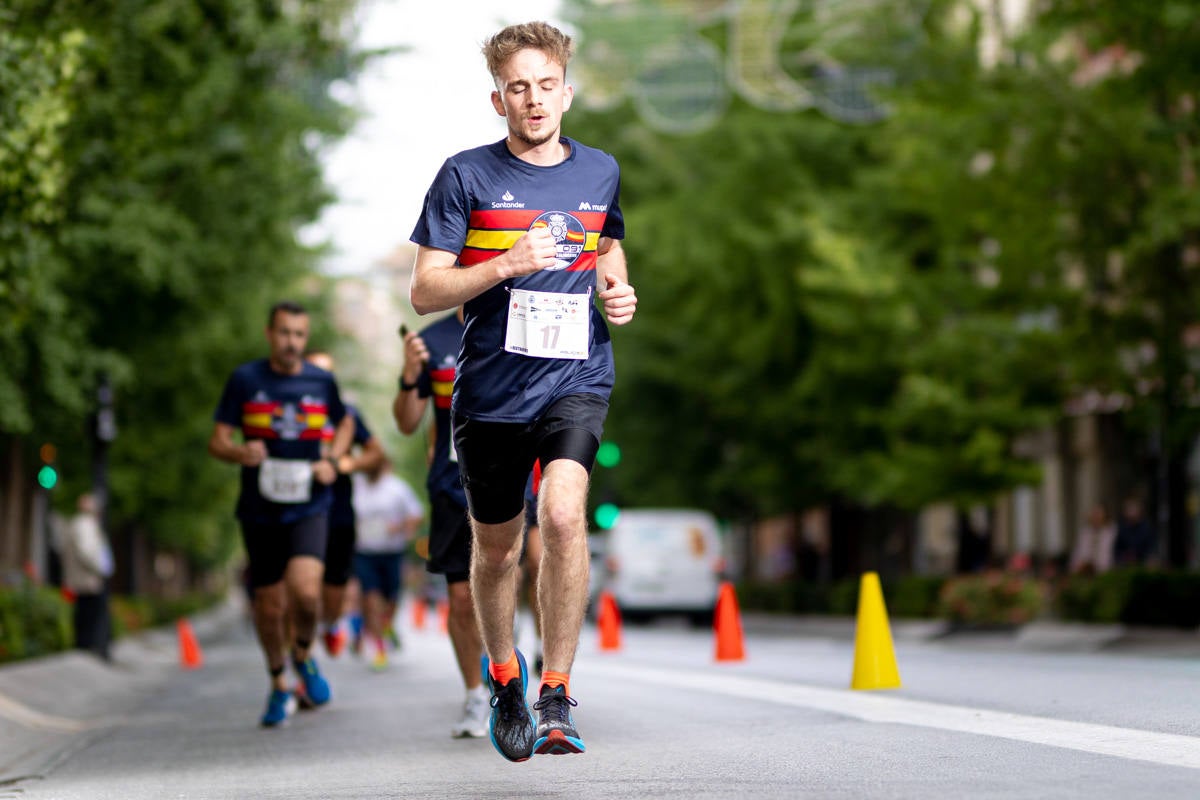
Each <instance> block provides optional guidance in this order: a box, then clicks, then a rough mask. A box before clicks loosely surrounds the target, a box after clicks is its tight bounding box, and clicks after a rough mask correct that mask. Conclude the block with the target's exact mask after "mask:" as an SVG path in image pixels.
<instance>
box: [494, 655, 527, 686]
mask: <svg viewBox="0 0 1200 800" xmlns="http://www.w3.org/2000/svg"><path fill="white" fill-rule="evenodd" d="M488 672H490V673H492V678H493V679H495V681H496V683H498V684H499V685H500V686H507V685H508V682H509V681H511V680H512V679H513V678H517V679H518V680H520V678H521V662H520V661H517V653H516V651H515V650H514V651H513V653H512V655H510V656H509V657H508V661H505V662H504V663H503V664H498V663H496V662H495V661H493V662H492V663H491V664H490V665H488Z"/></svg>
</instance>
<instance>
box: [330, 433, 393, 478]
mask: <svg viewBox="0 0 1200 800" xmlns="http://www.w3.org/2000/svg"><path fill="white" fill-rule="evenodd" d="M383 455H384V453H383V445H381V444H380V443H379V440H378V439H376V438H375V437H374V436H372V437H371V438H370V439H367V441H365V442H363V446H362V447H361V448H360V449H359V452H358V455H355V454H354V453H346V454H345V455H344V456H342V457H341V458H339V459H338V472H340V473H342V474H343V475H349V474H350V473H351V472H361V471H364V470H369V469H374V468H375V467H377V466H379V465H380V464H381V463H383Z"/></svg>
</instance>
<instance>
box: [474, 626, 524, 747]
mask: <svg viewBox="0 0 1200 800" xmlns="http://www.w3.org/2000/svg"><path fill="white" fill-rule="evenodd" d="M516 653H517V661H518V663H520V665H521V677H519V678H513V679H512V680H510V681H509V682H508V683H506V684H504V685H503V686H498V685H497V684H496V681H495V680H493V679H492V673H491V670H490V669H488V666H489V665H488V657H487V655H486V654H485V655H484V656H483V683H484V685H485V686H487V687H488V689H490V690H491V693H492V700H491V705H492V716H491V720H490V721H489V723H488V738H490V739H491V740H492V746H493V747H495V748H496V750H497V752H499V753H500V755H502V756H504V757H505V758H507V759H508V760H509V761H527V760H529V757H530V756H532V755H533V738H534V729H533V714H531V713H530V712H529V704H528V703H526V702H525V689H526V688H527V687H528V686H529V667H527V666H526V665H525V656H523V655H521V651H520V650H517V651H516Z"/></svg>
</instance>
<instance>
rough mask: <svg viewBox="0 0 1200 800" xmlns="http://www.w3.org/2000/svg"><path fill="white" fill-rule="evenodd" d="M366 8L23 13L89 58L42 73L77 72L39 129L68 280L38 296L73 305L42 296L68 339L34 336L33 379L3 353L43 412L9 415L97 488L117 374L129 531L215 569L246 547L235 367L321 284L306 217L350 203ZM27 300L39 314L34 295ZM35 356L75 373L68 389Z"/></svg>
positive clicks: (74, 7) (120, 487)
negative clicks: (230, 438) (100, 447)
mask: <svg viewBox="0 0 1200 800" xmlns="http://www.w3.org/2000/svg"><path fill="white" fill-rule="evenodd" d="M10 5H12V4H10ZM352 7H353V3H352V2H350V0H335V1H333V2H323V3H285V2H270V1H268V0H264V1H263V2H235V0H100V1H98V2H93V1H91V0H89V2H69V1H67V0H63V1H62V2H53V1H52V0H44V1H43V2H37V1H36V0H18V2H17V3H16V4H15V11H13V12H10V14H12V15H15V17H14V20H15V22H16V28H15V29H16V30H17V31H18V35H20V32H21V31H26V32H30V31H35V30H37V31H40V30H42V29H43V28H45V29H47V30H50V31H54V30H57V29H63V30H68V31H70V32H71V33H70V34H64V35H63V36H60V37H59V39H57V40H55V39H51V40H49V41H50V43H49V44H41V45H36V43H37V42H39V41H41V39H39V38H36V37H34V35H33V34H32V33H27V34H26V35H27V36H28V37H29V40H30V41H32V42H33V43H34V44H31V45H29V47H33V46H35V45H36V46H41V47H43V48H46V47H52V46H58V47H60V48H64V47H68V46H70V47H71V48H72V49H71V52H72V53H74V54H76V55H75V58H76V60H77V61H78V68H77V70H76V71H74V72H72V73H70V74H69V75H68V76H66V77H59V78H57V81H58V83H56V82H55V80H56V78H55V76H54V75H49V76H48V77H42V80H43V82H44V83H45V84H46V85H47V87H48V88H51V89H55V88H56V87H58V86H59V84H62V86H61V88H59V89H57V91H58V92H59V94H60V95H61V99H60V100H58V101H57V105H55V106H53V107H52V109H51V111H48V112H46V114H48V115H53V114H57V116H54V123H53V124H51V123H50V122H41V123H38V122H37V121H36V118H34V121H33V122H27V123H25V124H27V125H34V124H40V125H41V126H42V127H43V128H44V129H45V130H47V131H50V132H53V133H55V135H56V139H55V140H54V141H55V149H54V150H53V151H52V153H56V154H58V160H57V161H56V162H55V163H54V164H53V166H54V167H56V168H57V169H58V172H51V173H50V174H52V175H53V176H55V179H56V181H57V183H55V184H54V186H55V187H56V189H57V190H56V191H54V192H51V193H49V194H48V198H49V200H53V201H54V202H55V203H56V205H55V211H56V214H57V216H56V217H55V218H54V219H53V220H51V221H50V222H47V223H43V225H44V226H45V229H44V230H43V231H42V232H41V239H40V240H39V241H41V242H42V243H43V249H44V250H46V251H47V252H46V255H45V258H44V259H43V262H44V263H50V264H52V265H54V267H55V268H54V270H51V271H48V272H40V270H41V267H40V266H39V267H38V270H37V271H38V272H39V277H38V280H41V281H44V282H45V283H47V284H48V288H49V291H48V292H47V293H45V294H43V295H41V297H42V298H51V299H53V300H54V302H55V307H54V308H52V309H48V310H46V309H43V310H42V311H41V312H40V313H41V321H40V324H41V325H42V326H47V325H49V326H51V327H53V328H54V329H56V331H58V332H59V333H61V335H62V337H64V338H66V339H67V341H68V343H69V344H68V346H63V347H61V348H60V349H62V350H64V351H66V352H56V353H45V352H44V351H45V350H46V349H47V348H49V347H50V346H52V345H53V344H54V342H55V341H57V340H51V341H50V343H49V344H41V345H39V347H40V352H42V354H41V356H40V357H38V356H36V355H35V353H36V352H39V351H34V352H30V350H29V349H28V348H26V351H25V352H26V353H28V354H29V359H28V361H29V363H28V365H27V366H25V367H24V369H25V372H23V373H22V372H18V371H17V369H21V368H22V367H21V363H20V362H19V361H18V362H11V361H7V360H6V361H5V363H4V364H0V380H4V379H7V380H9V381H11V384H10V385H15V386H17V387H20V388H18V390H17V393H16V397H17V398H18V399H22V394H24V395H25V397H24V398H23V399H24V403H25V407H26V408H29V409H30V411H28V412H27V415H26V416H27V419H26V420H25V424H24V425H22V424H21V423H22V420H21V419H20V418H16V419H15V420H8V419H6V420H5V424H4V425H3V429H4V430H7V431H10V432H16V433H24V432H26V431H28V430H30V429H31V428H32V429H33V430H35V431H37V432H38V434H39V435H43V436H46V437H54V438H55V439H56V440H58V442H59V445H60V447H59V449H60V453H62V454H63V460H64V463H65V466H66V470H67V473H68V478H72V477H73V478H74V480H75V485H76V486H78V485H79V484H80V483H82V482H85V481H86V463H87V457H88V453H87V447H86V440H85V439H83V438H81V436H80V434H81V432H82V431H83V430H84V424H85V419H86V412H87V409H88V407H89V406H90V405H91V403H92V402H93V401H92V396H93V392H94V387H95V383H96V379H95V376H96V374H97V372H98V371H99V370H101V369H104V370H107V371H108V372H109V373H111V374H112V376H113V378H114V380H115V383H116V390H117V392H116V394H117V411H118V421H119V425H120V435H119V436H118V438H117V440H116V441H115V442H114V443H113V447H112V454H111V455H112V473H111V475H112V495H113V509H112V511H113V522H114V527H116V528H124V529H136V530H139V531H142V532H143V533H145V534H146V535H149V536H151V537H152V538H154V539H156V540H157V541H159V542H160V543H162V544H164V545H167V546H170V547H174V548H179V549H180V550H182V551H183V552H185V553H187V554H188V555H189V556H190V557H191V558H192V559H193V561H195V562H197V563H200V564H211V563H214V562H216V561H218V560H220V559H221V558H223V557H225V556H227V555H228V553H229V552H230V551H231V548H232V545H233V542H234V541H235V537H234V535H233V526H232V525H231V510H232V503H233V493H234V491H235V479H234V476H233V474H232V473H231V472H230V470H229V469H227V468H224V467H223V465H219V464H216V463H214V462H213V461H212V460H211V459H210V458H208V456H207V454H206V452H205V443H206V440H207V436H208V433H209V431H210V429H211V415H212V409H213V408H214V406H215V404H216V401H217V397H218V395H219V393H220V390H221V386H222V384H223V382H224V379H225V377H226V376H227V375H228V373H229V371H230V370H231V369H232V368H233V366H234V365H236V364H237V363H238V362H240V361H244V360H248V359H250V358H254V357H258V356H261V355H262V353H263V352H264V343H263V338H262V330H263V327H264V324H265V322H266V311H267V308H268V306H269V305H270V303H271V302H273V301H275V300H278V299H282V298H283V297H299V298H301V299H303V298H304V296H305V295H307V294H309V293H310V292H312V291H315V289H316V287H317V286H318V285H319V284H318V283H316V282H314V281H313V280H311V278H310V276H312V275H313V273H314V267H315V263H316V256H317V255H318V254H317V253H316V252H314V251H312V250H311V249H308V248H305V247H303V246H302V245H301V244H299V243H298V242H297V240H296V236H295V233H296V230H297V228H298V227H299V226H301V225H303V224H305V223H307V222H309V221H311V220H313V219H315V217H316V216H317V214H318V213H319V211H320V209H321V208H322V206H323V205H324V204H325V203H327V202H328V201H329V200H330V199H331V198H330V195H329V192H328V191H327V189H326V187H325V186H324V184H323V181H322V177H321V172H320V164H319V160H318V156H319V152H320V148H321V147H322V145H323V144H324V143H325V142H327V141H329V140H330V139H332V138H334V137H337V136H339V135H341V134H342V133H344V132H345V130H346V129H347V127H348V125H349V123H350V122H351V121H352V117H351V115H350V113H349V112H348V110H347V109H346V108H345V107H343V106H342V105H340V104H339V103H337V102H335V101H334V100H332V99H331V98H330V95H329V92H328V88H329V86H330V84H331V83H332V82H334V81H337V80H342V79H346V78H348V77H352V75H353V74H354V72H355V70H356V69H357V67H358V66H359V65H360V62H361V56H360V55H358V54H355V53H354V52H352V51H351V49H350V46H349V40H350V34H351V31H350V29H349V28H348V20H349V13H350V11H351V9H352ZM38 36H39V37H42V38H44V35H43V34H38ZM56 41H57V42H59V44H57V45H55V44H54V42H56ZM8 58H9V57H8V55H7V54H6V55H5V56H4V59H5V61H4V62H3V63H8ZM13 58H14V59H15V60H20V59H19V58H17V56H15V55H14V56H13ZM57 60H58V59H57V58H52V57H51V58H47V59H46V61H47V62H48V63H49V64H51V65H53V64H54V63H55V62H56V61H57ZM21 63H24V61H22V62H21ZM24 69H26V71H30V70H34V66H27V67H24ZM4 74H5V75H7V73H4ZM34 77H37V75H36V74H35V76H34ZM67 77H69V78H70V80H69V82H68V81H67V80H66V78H67ZM13 80H14V81H15V80H16V78H15V77H14V79H13ZM5 94H6V96H7V93H5ZM46 102H49V101H43V103H46ZM58 109H69V111H67V110H58ZM18 116H20V117H21V118H22V119H25V118H26V116H27V115H26V114H21V113H19V112H18ZM18 130H19V128H18ZM0 163H7V162H0ZM35 166H37V165H32V166H31V165H29V164H27V163H24V162H22V164H21V167H22V168H25V169H33V168H34V167H35ZM38 168H39V169H41V168H40V167H38ZM5 174H6V173H5ZM18 182H19V183H20V184H21V185H28V183H29V182H28V180H26V179H21V180H20V181H18ZM49 200H47V202H49ZM24 205H25V206H28V205H29V204H28V203H24ZM4 213H5V214H6V215H7V214H9V210H8V207H7V206H6V208H5V212H4ZM27 213H33V212H27ZM5 220H6V223H7V216H6V218H5ZM32 222H36V220H32V221H26V222H25V225H26V227H27V228H28V227H29V226H30V225H31V224H32ZM18 224H20V223H19V221H18ZM34 271H35V270H32V269H30V273H32V272H34ZM4 285H5V286H12V285H14V284H13V283H12V282H10V281H8V280H5V281H4ZM15 285H16V286H18V287H19V285H20V284H19V283H17V284H15ZM9 291H11V289H10V290H9ZM55 298H56V299H55ZM313 299H314V300H315V301H316V308H315V310H317V311H319V310H320V299H319V298H313ZM0 302H3V301H2V300H0ZM39 302H40V303H41V306H44V305H45V304H46V303H49V302H50V300H48V299H42V300H40V301H39ZM17 305H18V307H19V308H20V309H21V310H22V311H23V313H26V314H37V313H39V312H38V309H39V308H40V306H39V305H38V304H33V305H32V306H31V304H30V303H29V301H28V300H27V299H26V300H19V301H18V302H17ZM35 325H36V323H35ZM14 368H15V369H14ZM38 369H44V370H52V369H53V370H61V371H63V373H64V374H63V376H61V381H60V382H61V383H63V384H65V388H63V389H61V390H57V391H56V388H55V387H56V386H57V384H56V383H54V381H52V380H51V378H58V377H59V376H56V375H50V376H46V375H39V374H37V372H36V371H35V370H38ZM34 393H40V394H43V395H46V396H47V399H48V401H49V402H46V403H44V404H39V403H38V402H37V398H35V397H34V396H33V395H34ZM60 395H61V396H60ZM0 405H7V404H6V403H5V404H0Z"/></svg>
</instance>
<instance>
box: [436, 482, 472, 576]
mask: <svg viewBox="0 0 1200 800" xmlns="http://www.w3.org/2000/svg"><path fill="white" fill-rule="evenodd" d="M425 569H426V571H428V572H433V573H436V574H439V575H445V576H446V583H460V582H462V581H466V580H470V578H471V521H470V520H469V519H468V518H467V510H466V509H465V508H463V507H462V506H461V505H460V504H459V503H458V501H457V500H455V499H454V498H453V497H451V496H450V495H448V494H446V493H445V492H439V493H438V494H436V495H434V497H432V498H431V499H430V501H429V560H428V561H427V562H426V563H425Z"/></svg>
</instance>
